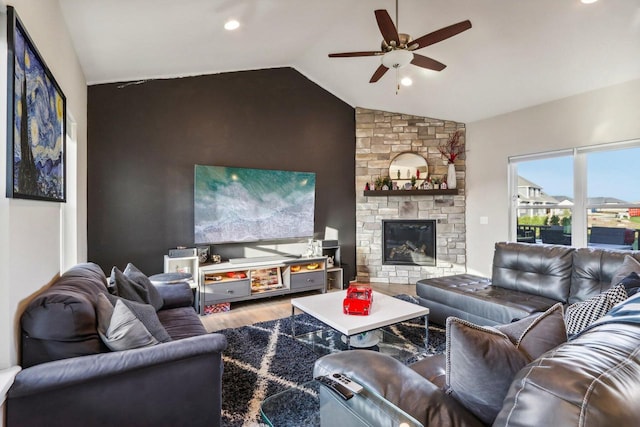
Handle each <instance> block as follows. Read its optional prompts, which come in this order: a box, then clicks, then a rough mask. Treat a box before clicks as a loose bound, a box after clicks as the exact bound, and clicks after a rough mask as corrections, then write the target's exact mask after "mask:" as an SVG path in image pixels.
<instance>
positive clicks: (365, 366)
mask: <svg viewBox="0 0 640 427" xmlns="http://www.w3.org/2000/svg"><path fill="white" fill-rule="evenodd" d="M335 372H341V373H343V374H345V375H346V376H348V377H350V378H351V379H353V380H354V381H356V382H357V383H360V384H362V385H363V386H364V387H365V388H366V389H368V390H370V391H373V392H375V393H377V394H379V395H380V396H382V397H384V398H385V399H386V400H388V401H389V402H391V403H392V404H394V405H395V406H397V407H398V408H400V409H402V410H403V411H405V412H406V413H408V414H409V415H411V416H412V417H414V418H415V419H416V420H418V421H419V422H421V423H422V425H425V426H439V427H448V426H456V427H458V426H465V427H467V426H468V427H481V426H482V425H483V424H482V423H481V422H480V421H479V420H478V419H477V418H476V417H475V416H473V415H472V414H471V413H469V412H468V411H467V410H466V409H465V408H464V407H463V406H462V405H460V404H459V403H458V402H457V401H456V400H455V399H454V398H452V397H451V396H449V395H447V394H445V393H444V392H443V391H442V390H440V389H439V388H438V387H436V386H435V385H434V384H432V383H431V382H429V381H428V380H426V379H425V378H423V377H422V376H420V375H419V374H418V373H417V372H415V371H414V370H412V369H411V368H409V367H407V366H405V365H403V364H402V363H400V362H399V361H397V360H395V359H393V358H392V357H390V356H388V355H385V354H381V353H377V352H373V351H368V350H351V351H343V352H340V353H334V354H330V355H328V356H324V357H322V358H320V359H318V360H317V361H316V363H315V366H314V368H313V376H314V377H317V376H320V375H329V374H332V373H335ZM363 410H367V408H363Z"/></svg>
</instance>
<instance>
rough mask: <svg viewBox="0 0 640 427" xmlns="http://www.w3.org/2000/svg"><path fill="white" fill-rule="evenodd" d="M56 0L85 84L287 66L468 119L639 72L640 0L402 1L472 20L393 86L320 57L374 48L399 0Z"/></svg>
mask: <svg viewBox="0 0 640 427" xmlns="http://www.w3.org/2000/svg"><path fill="white" fill-rule="evenodd" d="M59 1H60V5H61V7H62V11H63V14H64V17H65V19H66V21H67V24H68V27H69V31H70V33H71V37H72V39H73V42H74V44H75V47H76V50H77V52H78V56H79V58H80V63H81V64H82V67H83V69H84V72H85V75H86V78H87V81H88V83H89V84H98V83H107V82H119V81H131V80H141V79H150V78H167V77H180V76H188V75H200V74H215V73H222V72H231V71H240V70H253V69H263V68H274V67H289V66H290V67H293V68H295V69H297V70H298V71H300V72H301V73H302V74H304V75H305V76H306V77H307V78H309V79H310V80H312V81H314V82H316V83H317V84H318V85H320V86H322V87H323V88H325V89H326V90H328V91H330V92H331V93H333V94H334V95H335V96H337V97H339V98H340V99H342V100H344V101H345V102H347V103H348V104H350V105H352V106H354V107H355V106H359V107H365V108H373V109H379V110H385V111H392V112H402V113H407V114H414V115H418V116H425V117H434V118H441V119H449V120H456V121H461V122H472V121H476V120H479V119H483V118H487V117H492V116H495V115H498V114H502V113H506V112H509V111H514V110H518V109H521V108H525V107H528V106H532V105H536V104H540V103H543V102H546V101H550V100H554V99H558V98H563V97H566V96H570V95H573V94H577V93H582V92H586V91H589V90H593V89H597V88H600V87H605V86H610V85H613V84H617V83H621V82H625V81H629V80H634V79H638V78H640V0H600V1H599V2H597V3H595V4H591V5H584V4H582V3H580V1H579V0H399V21H400V22H399V24H400V25H399V30H400V32H403V33H408V34H410V35H411V36H412V37H413V38H418V37H420V36H422V35H424V34H426V33H429V32H432V31H434V30H437V29H439V28H441V27H444V26H447V25H450V24H453V23H456V22H459V21H462V20H465V19H469V20H471V23H472V25H473V28H471V29H470V30H468V31H465V32H463V33H461V34H458V35H457V36H455V37H452V38H450V39H447V40H444V41H442V42H440V43H438V44H435V45H432V46H428V47H425V48H423V49H420V50H419V51H418V53H420V54H422V55H425V56H428V57H431V58H433V59H436V60H438V61H440V62H443V63H445V64H446V65H447V68H445V69H444V70H443V71H441V72H435V71H429V70H423V69H421V68H418V67H416V66H413V65H409V66H408V67H406V68H403V69H402V70H401V71H400V73H401V75H403V76H404V75H409V76H410V77H412V78H413V80H414V84H413V86H411V87H402V88H401V89H400V92H399V94H397V95H396V90H395V88H396V78H395V72H392V70H390V71H389V72H387V74H386V75H385V76H384V77H382V79H381V80H380V81H379V82H378V83H374V84H371V83H369V79H370V78H371V75H372V74H373V72H374V71H375V69H376V68H377V67H378V65H379V64H380V57H360V58H328V57H327V54H329V53H335V52H346V51H362V50H377V49H379V48H380V42H381V41H382V36H381V35H380V32H379V30H378V27H377V24H376V20H375V16H374V13H373V11H374V10H375V9H387V10H388V12H389V15H391V17H392V18H393V19H394V21H395V1H394V0H319V1H311V0H180V1H177V0H109V1H105V0H59ZM229 18H235V19H237V20H239V21H240V23H241V27H240V28H239V29H238V30H236V31H232V32H230V31H226V30H224V29H223V24H224V22H225V21H227V20H228V19H229ZM639 96H640V94H639Z"/></svg>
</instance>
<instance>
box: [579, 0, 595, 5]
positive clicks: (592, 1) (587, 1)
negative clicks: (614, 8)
mask: <svg viewBox="0 0 640 427" xmlns="http://www.w3.org/2000/svg"><path fill="white" fill-rule="evenodd" d="M580 1H581V2H582V3H584V4H591V3H595V2H597V1H598V0H580Z"/></svg>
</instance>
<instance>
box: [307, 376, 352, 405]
mask: <svg viewBox="0 0 640 427" xmlns="http://www.w3.org/2000/svg"><path fill="white" fill-rule="evenodd" d="M316 380H318V381H320V382H321V383H322V384H324V385H326V386H327V387H329V388H330V389H331V390H333V391H334V392H336V393H337V394H338V396H340V397H342V398H343V399H344V400H349V399H351V398H352V397H353V393H351V391H350V390H349V389H348V388H346V387H345V386H343V385H342V384H340V383H339V382H337V381H334V380H333V378H331V377H328V376H326V375H323V376H321V377H317V378H316Z"/></svg>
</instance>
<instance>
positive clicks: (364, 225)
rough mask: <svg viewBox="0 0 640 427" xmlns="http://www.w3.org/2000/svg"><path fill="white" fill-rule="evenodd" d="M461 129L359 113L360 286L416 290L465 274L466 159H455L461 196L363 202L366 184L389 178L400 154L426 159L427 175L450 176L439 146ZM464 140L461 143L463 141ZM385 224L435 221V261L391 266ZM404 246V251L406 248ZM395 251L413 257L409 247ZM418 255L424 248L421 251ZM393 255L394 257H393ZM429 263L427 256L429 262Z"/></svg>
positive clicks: (388, 197)
mask: <svg viewBox="0 0 640 427" xmlns="http://www.w3.org/2000/svg"><path fill="white" fill-rule="evenodd" d="M460 129H462V130H464V124H463V123H457V122H452V121H445V120H438V119H432V118H426V117H418V116H412V115H406V114H399V113H390V112H385V111H377V110H368V109H363V108H356V264H357V266H356V268H357V273H356V274H357V277H356V278H357V280H358V281H360V282H376V283H400V284H410V283H411V284H412V283H416V282H417V281H418V280H420V279H423V278H428V277H437V276H444V275H448V274H457V273H464V272H465V270H466V234H465V230H466V226H465V200H466V198H465V156H464V154H462V155H461V156H460V157H459V158H458V159H456V163H455V167H456V178H457V184H458V185H457V194H446V195H445V194H410V193H409V192H407V193H406V194H404V193H403V192H402V191H398V192H395V193H393V194H392V195H382V196H381V195H375V196H370V195H369V196H365V195H364V191H363V190H364V189H365V186H366V185H367V184H369V185H370V186H372V185H373V183H374V182H375V180H376V178H378V177H384V176H387V175H388V174H389V165H390V163H391V161H392V160H393V159H394V158H395V157H396V156H397V155H399V154H401V153H406V152H412V153H417V154H420V155H421V156H423V157H424V158H425V159H426V160H427V163H428V165H429V167H428V168H429V175H430V176H432V177H442V176H444V175H445V174H446V173H447V165H446V163H445V162H444V161H443V158H442V155H441V154H440V152H439V150H438V146H439V145H440V144H442V143H444V142H446V141H447V139H448V138H449V137H450V136H451V135H452V134H453V133H454V132H455V131H456V130H460ZM464 138H465V135H463V137H462V140H463V141H464ZM383 220H385V222H386V221H390V220H405V221H406V222H409V221H416V220H431V221H434V233H435V236H434V240H435V246H434V248H433V255H432V257H433V260H431V263H430V265H426V262H425V263H420V264H418V263H409V262H404V263H403V262H398V263H389V262H388V261H389V260H388V259H387V258H388V256H389V254H390V253H389V254H387V253H386V252H385V251H383V226H382V224H383ZM402 245H406V246H405V247H402ZM399 246H400V248H398V249H397V250H396V252H397V251H411V250H414V249H412V246H416V245H415V243H413V242H411V241H410V244H407V243H406V241H405V242H404V243H402V244H400V245H399ZM418 246H419V247H418V250H419V248H420V247H421V246H422V244H420V245H418ZM394 255H395V253H394ZM427 257H428V256H427Z"/></svg>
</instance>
